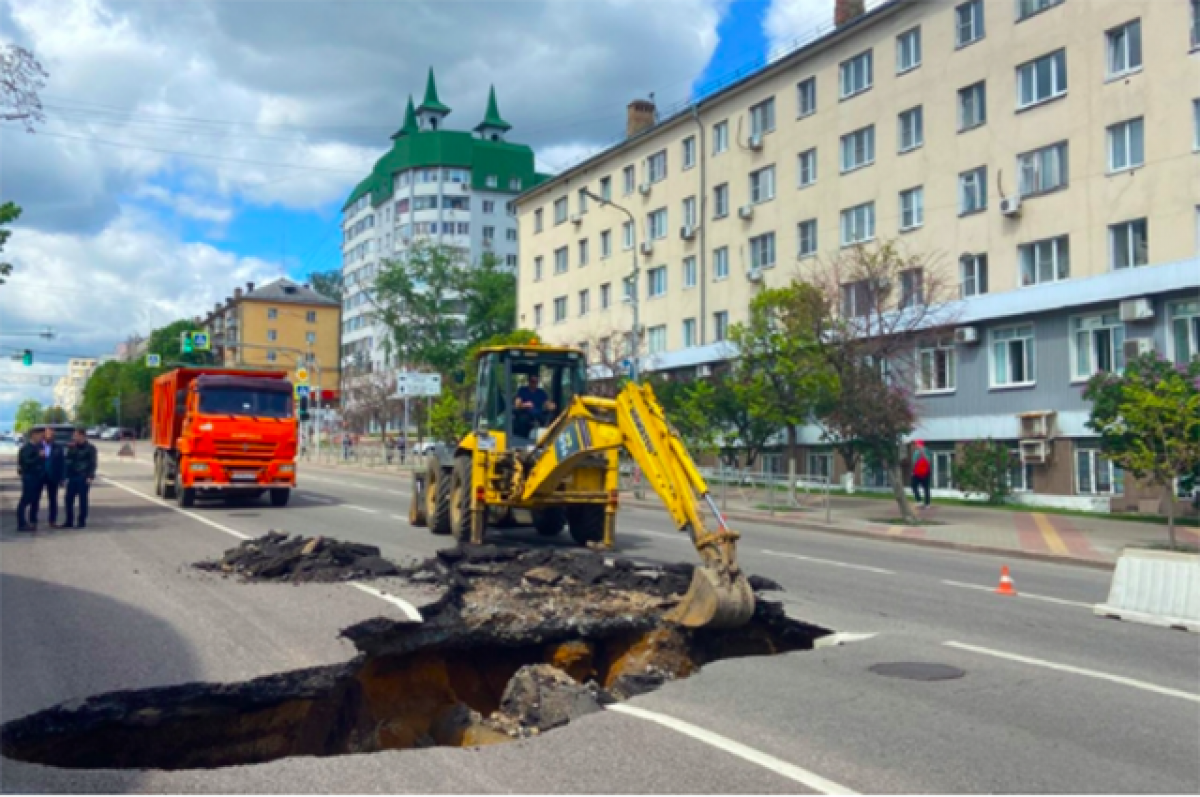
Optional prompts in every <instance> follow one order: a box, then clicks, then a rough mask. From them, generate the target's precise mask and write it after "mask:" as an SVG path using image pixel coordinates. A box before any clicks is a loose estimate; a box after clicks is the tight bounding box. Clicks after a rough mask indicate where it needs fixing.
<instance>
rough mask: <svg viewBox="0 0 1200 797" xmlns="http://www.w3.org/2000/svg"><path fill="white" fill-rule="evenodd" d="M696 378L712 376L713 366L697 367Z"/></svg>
mask: <svg viewBox="0 0 1200 797" xmlns="http://www.w3.org/2000/svg"><path fill="white" fill-rule="evenodd" d="M696 376H712V366H711V365H697V366H696Z"/></svg>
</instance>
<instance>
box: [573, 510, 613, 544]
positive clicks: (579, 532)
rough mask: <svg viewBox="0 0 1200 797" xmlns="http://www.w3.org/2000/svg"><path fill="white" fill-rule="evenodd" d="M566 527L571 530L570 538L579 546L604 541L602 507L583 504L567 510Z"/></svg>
mask: <svg viewBox="0 0 1200 797" xmlns="http://www.w3.org/2000/svg"><path fill="white" fill-rule="evenodd" d="M567 525H568V526H569V527H570V529H571V538H572V539H574V540H575V542H576V543H578V544H579V545H582V546H586V545H587V544H588V543H589V542H600V541H601V540H603V539H604V505H603V504H594V505H593V504H584V505H582V506H573V507H570V508H568V509H567Z"/></svg>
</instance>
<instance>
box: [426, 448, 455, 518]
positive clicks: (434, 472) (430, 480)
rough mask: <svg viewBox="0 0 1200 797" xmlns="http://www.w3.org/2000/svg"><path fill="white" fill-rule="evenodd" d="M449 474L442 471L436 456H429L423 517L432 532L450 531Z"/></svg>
mask: <svg viewBox="0 0 1200 797" xmlns="http://www.w3.org/2000/svg"><path fill="white" fill-rule="evenodd" d="M450 481H451V479H450V474H449V473H443V472H442V467H441V465H439V464H438V461H437V458H436V457H432V456H431V457H429V467H428V470H427V471H426V476H425V518H426V521H427V522H428V523H429V531H430V533H432V534H437V535H439V536H443V537H444V536H445V535H447V534H449V533H450Z"/></svg>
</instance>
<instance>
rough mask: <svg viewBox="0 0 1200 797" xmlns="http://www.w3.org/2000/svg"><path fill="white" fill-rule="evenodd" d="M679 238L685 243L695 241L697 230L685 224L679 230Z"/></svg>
mask: <svg viewBox="0 0 1200 797" xmlns="http://www.w3.org/2000/svg"><path fill="white" fill-rule="evenodd" d="M679 237H680V238H682V239H683V240H685V241H691V240H695V238H696V228H695V227H693V226H692V225H690V224H685V225H684V226H682V227H680V228H679Z"/></svg>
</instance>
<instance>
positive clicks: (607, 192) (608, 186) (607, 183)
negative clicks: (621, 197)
mask: <svg viewBox="0 0 1200 797" xmlns="http://www.w3.org/2000/svg"><path fill="white" fill-rule="evenodd" d="M600 198H601V199H603V200H604V201H605V202H608V201H610V200H611V199H612V178H611V177H601V178H600Z"/></svg>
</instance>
